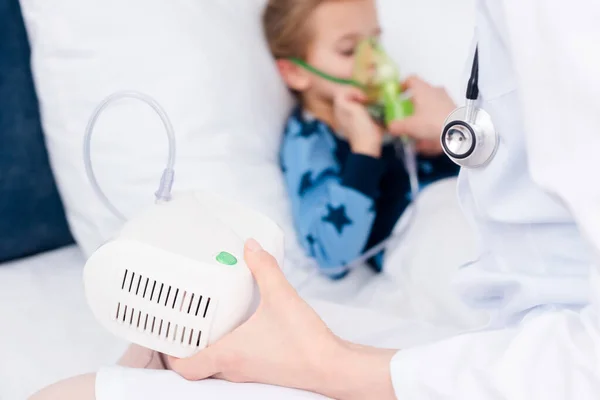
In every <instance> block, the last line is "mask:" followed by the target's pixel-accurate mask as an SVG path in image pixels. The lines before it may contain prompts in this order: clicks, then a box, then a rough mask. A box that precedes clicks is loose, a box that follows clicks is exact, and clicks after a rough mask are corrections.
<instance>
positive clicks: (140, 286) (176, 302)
mask: <svg viewBox="0 0 600 400" xmlns="http://www.w3.org/2000/svg"><path fill="white" fill-rule="evenodd" d="M121 290H122V291H124V292H127V293H130V294H132V295H135V296H141V297H142V298H143V299H147V300H149V301H151V302H155V303H156V304H160V305H161V306H165V307H168V308H171V309H172V310H175V309H176V308H177V309H178V310H179V312H182V313H187V314H189V315H194V316H196V317H198V316H200V317H202V318H206V316H207V314H208V310H209V309H210V301H211V298H210V297H206V296H202V295H198V294H196V293H192V292H188V291H184V290H182V289H180V288H178V287H176V286H171V285H168V284H165V283H161V282H159V281H156V280H154V279H150V278H149V277H144V276H142V275H141V274H136V273H135V272H132V271H129V270H128V269H126V270H125V272H124V273H123V280H122V282H121ZM123 307H126V306H123ZM121 312H123V313H126V311H123V310H119V308H117V317H116V318H117V319H118V318H119V315H121V318H122V319H123V322H125V319H124V318H125V315H124V314H121ZM140 318H141V317H140ZM140 320H141V319H140Z"/></svg>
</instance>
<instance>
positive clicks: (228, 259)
mask: <svg viewBox="0 0 600 400" xmlns="http://www.w3.org/2000/svg"><path fill="white" fill-rule="evenodd" d="M217 262H219V263H221V264H225V265H235V264H237V258H235V257H234V256H233V255H231V254H229V253H228V252H226V251H222V252H220V253H219V254H217Z"/></svg>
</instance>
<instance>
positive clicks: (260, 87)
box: [21, 0, 472, 262]
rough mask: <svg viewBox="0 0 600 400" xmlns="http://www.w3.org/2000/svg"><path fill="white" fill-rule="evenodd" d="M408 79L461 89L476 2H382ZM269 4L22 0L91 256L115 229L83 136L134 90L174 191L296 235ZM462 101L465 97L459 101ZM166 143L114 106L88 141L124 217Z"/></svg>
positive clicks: (71, 216)
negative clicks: (240, 209)
mask: <svg viewBox="0 0 600 400" xmlns="http://www.w3.org/2000/svg"><path fill="white" fill-rule="evenodd" d="M379 2H380V11H381V15H382V23H383V27H384V32H385V35H384V37H385V40H386V42H387V45H388V48H389V49H390V51H391V53H392V55H393V56H394V57H395V58H396V59H397V60H398V61H399V62H400V65H401V68H402V71H403V73H405V74H406V73H408V72H417V73H420V74H421V75H423V76H424V77H425V78H428V79H431V80H432V81H433V82H435V83H437V84H444V85H445V86H447V87H450V88H452V87H458V86H459V85H460V84H461V82H460V79H459V78H460V75H461V74H460V72H461V71H462V68H463V64H464V61H465V57H466V50H467V48H468V43H469V39H470V33H471V30H472V29H471V28H470V25H469V21H468V19H469V18H470V17H469V16H470V6H471V3H472V0H453V1H448V0H421V1H418V2H415V1H410V2H409V1H406V0H402V1H400V0H379ZM264 4H265V0H253V1H249V0H210V1H209V0H170V1H164V0H127V1H123V0H86V1H82V0H53V1H48V0H21V6H22V9H23V14H24V18H25V22H26V26H27V29H28V33H29V37H30V42H31V49H32V68H33V73H34V77H35V82H36V87H37V93H38V97H39V99H40V105H41V112H42V117H43V126H44V130H45V135H46V142H47V145H48V150H49V154H50V159H51V165H52V168H53V170H54V173H55V176H56V178H57V182H58V186H59V190H60V193H61V195H62V197H63V200H64V204H65V207H66V212H67V217H68V220H69V223H70V226H71V229H72V231H73V233H74V235H75V238H76V239H77V241H78V243H79V244H80V245H81V246H82V248H83V250H84V253H85V254H86V255H89V254H90V253H91V252H93V251H94V250H95V249H96V248H97V246H99V245H100V244H102V243H103V242H105V241H106V240H107V239H109V238H110V237H111V236H112V235H113V234H114V233H115V232H116V230H117V229H118V228H119V227H120V225H121V222H120V221H118V220H117V219H116V218H115V217H114V216H113V215H112V214H111V213H109V212H108V211H107V210H106V209H105V208H104V206H103V205H102V204H101V203H100V202H99V200H98V198H97V197H96V195H95V194H94V192H93V191H92V189H91V186H90V184H89V182H88V180H87V177H86V176H85V173H84V167H83V157H82V148H83V135H84V130H85V127H86V123H87V121H88V118H89V117H90V114H91V113H92V111H93V109H94V108H95V107H96V106H97V104H98V103H99V102H100V101H101V100H102V99H103V98H105V97H106V96H107V95H109V94H111V93H113V92H115V91H120V90H125V89H133V90H139V91H142V92H145V93H147V94H149V95H150V96H152V97H154V98H155V99H156V100H157V101H158V102H159V103H160V104H161V105H162V106H163V107H164V108H165V109H166V111H167V113H168V115H169V117H170V119H171V120H172V122H173V125H174V128H175V130H176V136H177V161H176V166H175V172H176V176H175V187H174V190H187V189H209V190H213V191H216V192H218V193H220V194H226V195H229V196H231V197H232V198H235V199H238V200H243V201H244V202H245V203H246V204H247V205H249V206H252V207H255V208H256V209H257V210H259V211H262V212H264V213H266V214H267V215H268V216H270V217H271V218H273V219H274V220H275V221H276V222H277V223H279V224H280V225H281V226H282V228H283V229H284V230H285V231H286V234H287V235H286V236H287V240H286V250H287V252H288V257H299V258H298V260H300V261H302V262H305V261H306V260H305V259H304V258H302V257H303V253H302V251H301V250H300V249H299V247H298V244H297V241H296V237H295V235H294V233H293V232H294V229H293V224H292V220H291V216H290V212H289V206H288V199H287V194H286V192H285V188H284V186H283V181H282V177H281V173H280V171H279V166H278V157H277V153H278V150H279V143H280V135H281V130H282V126H283V123H284V119H285V118H286V116H287V114H288V112H289V109H290V106H291V99H290V96H289V94H288V93H287V91H286V89H285V88H284V86H283V84H282V82H281V80H280V79H279V78H278V75H277V72H276V70H275V68H274V63H273V62H272V60H271V58H270V56H269V54H268V51H267V48H266V45H265V41H264V39H263V36H262V28H261V24H260V14H261V12H262V7H263V6H264ZM455 92H456V90H455ZM166 143H167V141H166V136H165V135H164V132H163V128H162V125H161V123H160V120H159V119H158V118H157V117H156V116H155V115H154V113H153V112H152V111H151V110H150V109H149V108H148V107H147V106H146V105H145V104H143V103H140V102H137V101H134V100H127V101H122V102H119V103H116V104H114V105H113V106H112V107H111V108H109V109H108V110H107V111H106V112H105V113H104V114H103V115H102V117H101V118H100V120H99V123H98V125H97V128H96V131H95V132H94V135H93V137H92V159H93V165H94V169H95V171H96V173H97V177H98V180H99V182H100V185H101V186H102V188H103V189H104V191H105V193H106V194H107V195H108V197H109V198H110V199H111V201H112V202H113V203H114V204H115V205H116V206H117V208H118V209H119V210H121V212H122V213H124V214H125V215H126V216H132V215H134V213H135V212H136V211H137V210H139V208H140V207H141V206H144V205H147V204H150V203H151V202H152V200H153V193H154V191H155V190H156V188H157V184H158V180H159V176H160V173H161V171H162V169H163V168H164V165H165V161H166V154H167V145H166Z"/></svg>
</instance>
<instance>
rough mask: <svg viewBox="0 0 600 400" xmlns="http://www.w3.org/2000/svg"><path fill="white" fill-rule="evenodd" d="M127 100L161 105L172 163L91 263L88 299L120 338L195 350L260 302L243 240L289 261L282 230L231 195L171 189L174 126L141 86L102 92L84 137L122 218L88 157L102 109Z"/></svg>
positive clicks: (168, 350) (182, 353)
mask: <svg viewBox="0 0 600 400" xmlns="http://www.w3.org/2000/svg"><path fill="white" fill-rule="evenodd" d="M122 98H135V99H139V100H142V101H144V102H145V103H147V104H148V105H150V106H151V107H152V108H153V109H154V110H155V111H157V113H158V114H159V116H160V117H161V119H162V121H163V124H164V126H165V128H166V130H167V135H168V137H169V145H170V150H169V161H168V166H167V168H166V169H165V172H164V173H163V176H162V179H161V183H160V187H159V189H158V191H157V192H156V204H155V205H153V206H150V207H148V208H147V209H145V210H144V211H143V212H141V213H140V214H139V215H137V216H135V217H134V218H132V219H130V220H128V221H126V222H125V223H124V225H123V227H122V229H121V231H120V232H119V233H118V234H117V235H116V237H114V238H113V239H112V240H110V241H109V242H107V243H105V244H104V245H102V246H101V247H100V248H98V249H97V250H96V251H95V252H94V254H92V255H91V257H90V258H89V259H88V261H87V262H86V265H85V267H84V273H83V281H84V286H85V294H86V298H87V302H88V304H89V306H90V308H91V310H92V313H93V314H94V316H95V317H96V319H97V320H98V321H99V322H100V324H101V325H102V326H104V327H105V328H106V329H107V330H108V331H110V332H111V333H113V334H115V335H116V336H119V337H121V338H123V339H125V340H127V341H130V342H133V343H136V344H138V345H140V346H143V347H146V348H149V349H152V350H155V351H158V352H161V353H164V354H168V355H171V356H174V357H178V358H185V357H189V356H192V355H193V354H195V353H196V352H198V351H200V350H201V349H203V348H205V347H206V346H208V345H210V344H212V343H214V342H215V341H217V340H218V339H220V338H221V337H223V336H224V335H226V334H227V333H229V332H231V331H232V330H233V329H235V328H236V327H237V326H239V325H240V324H241V323H243V322H244V321H245V320H246V319H247V318H249V317H250V315H251V314H252V313H253V312H254V310H255V308H256V306H257V304H258V291H257V290H256V288H255V282H254V279H253V277H252V273H251V272H250V270H249V269H248V267H247V266H246V264H245V263H244V258H243V251H244V243H245V241H246V240H247V239H249V238H254V239H256V240H257V241H258V242H259V243H260V244H261V245H262V246H263V247H264V248H265V250H267V251H268V252H269V253H271V254H272V255H273V256H274V257H275V259H276V260H277V262H278V263H279V264H280V265H283V245H284V244H283V232H282V231H281V229H280V228H279V226H277V225H276V224H275V223H274V222H273V221H271V220H270V219H269V218H267V217H265V216H263V215H262V214H260V213H258V212H255V211H254V210H252V209H250V208H247V207H244V206H242V205H241V204H238V203H236V202H233V201H231V200H229V199H228V198H226V197H222V196H217V195H214V194H210V193H206V192H189V193H180V194H178V193H176V194H174V195H171V186H172V183H173V177H174V172H173V171H174V169H173V168H174V155H175V137H174V135H173V129H172V126H171V123H170V122H169V120H168V118H167V115H166V113H165V112H164V111H163V110H162V108H161V107H160V106H159V105H158V104H157V103H156V102H155V101H154V100H152V99H151V98H149V97H147V96H145V95H143V94H141V93H137V92H120V93H115V94H113V95H112V96H109V97H108V98H107V99H106V100H104V101H103V102H102V103H101V104H100V105H99V106H98V107H97V108H96V110H95V111H94V113H93V115H92V118H91V119H90V123H89V124H88V128H87V130H86V135H85V140H84V142H85V143H84V157H85V159H86V161H85V163H86V171H87V174H88V178H89V180H90V182H91V184H92V186H93V188H94V190H95V192H96V194H97V195H98V197H99V199H100V200H101V201H102V202H103V203H104V205H105V206H106V207H107V209H109V210H110V211H111V212H112V213H113V214H114V215H115V216H117V217H118V218H120V219H121V220H125V217H124V216H123V215H122V214H121V213H120V212H119V210H118V209H117V208H116V207H115V206H114V205H113V204H112V203H111V202H110V200H109V199H108V198H107V197H106V196H105V195H104V193H103V192H102V190H101V188H100V186H99V185H98V183H97V181H96V178H95V176H94V173H93V169H92V166H91V161H90V158H89V157H90V148H91V136H92V132H93V128H94V125H95V123H96V121H97V119H98V117H99V115H100V113H101V112H102V111H103V110H104V109H105V108H106V107H107V106H108V105H109V104H111V103H112V102H113V101H116V100H119V99H122Z"/></svg>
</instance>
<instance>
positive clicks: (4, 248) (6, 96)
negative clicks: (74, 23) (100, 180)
mask: <svg viewBox="0 0 600 400" xmlns="http://www.w3.org/2000/svg"><path fill="white" fill-rule="evenodd" d="M29 63H30V50H29V43H28V40H27V35H26V31H25V27H24V23H23V17H22V15H21V10H20V6H19V1H18V0H0V262H3V261H7V260H12V259H16V258H20V257H23V256H28V255H32V254H35V253H39V252H42V251H46V250H51V249H55V248H58V247H61V246H64V245H67V244H70V243H73V238H72V236H71V233H70V232H69V228H68V225H67V222H66V219H65V213H64V210H63V206H62V203H61V200H60V198H59V195H58V191H57V189H56V184H55V182H54V177H53V176H52V172H51V170H50V165H49V162H48V154H47V152H46V146H45V143H44V137H43V134H42V127H41V124H40V115H39V109H38V101H37V96H36V93H35V89H34V85H33V79H32V75H31V69H30V64H29Z"/></svg>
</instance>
